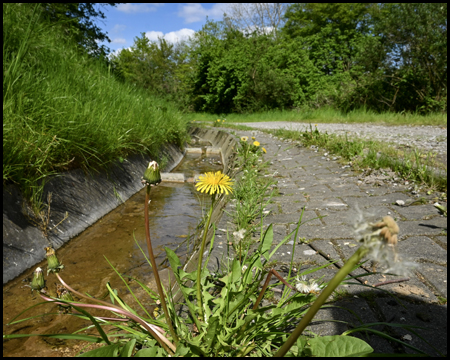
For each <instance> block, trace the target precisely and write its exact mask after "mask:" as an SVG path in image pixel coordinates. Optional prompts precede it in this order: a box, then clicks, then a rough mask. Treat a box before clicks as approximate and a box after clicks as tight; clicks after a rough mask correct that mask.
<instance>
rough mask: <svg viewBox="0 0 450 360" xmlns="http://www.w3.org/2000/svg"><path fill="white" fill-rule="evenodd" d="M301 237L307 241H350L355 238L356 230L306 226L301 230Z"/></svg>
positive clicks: (351, 228) (346, 227)
mask: <svg viewBox="0 0 450 360" xmlns="http://www.w3.org/2000/svg"><path fill="white" fill-rule="evenodd" d="M299 234H300V237H306V239H308V240H309V239H349V238H353V234H354V228H353V227H352V226H349V225H342V226H320V227H319V226H305V227H301V228H300V230H299Z"/></svg>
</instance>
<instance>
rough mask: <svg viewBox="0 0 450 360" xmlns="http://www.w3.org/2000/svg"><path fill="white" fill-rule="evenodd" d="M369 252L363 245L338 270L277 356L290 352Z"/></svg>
mask: <svg viewBox="0 0 450 360" xmlns="http://www.w3.org/2000/svg"><path fill="white" fill-rule="evenodd" d="M368 252H369V249H368V248H367V247H365V246H361V247H360V248H359V249H358V250H357V251H356V252H355V253H354V254H353V255H352V256H351V257H350V259H348V260H347V262H346V263H345V264H344V266H343V267H342V268H341V269H340V270H339V271H338V272H337V274H336V275H335V276H334V278H333V279H332V280H331V281H330V283H329V284H328V286H327V287H326V288H325V289H323V291H322V293H321V294H320V295H319V297H318V298H317V299H316V301H315V302H314V304H312V306H311V307H310V308H309V310H308V312H307V313H306V314H305V316H304V317H303V319H302V320H301V321H300V324H298V325H297V327H296V328H295V330H294V331H293V332H292V334H291V335H290V336H289V337H288V339H287V340H286V342H285V343H284V344H283V346H282V347H281V348H280V349H279V350H278V351H277V353H276V354H275V357H279V356H284V355H286V353H287V352H288V350H289V349H290V348H291V347H292V345H294V344H295V342H296V341H297V339H298V338H299V336H300V335H301V334H302V332H303V330H305V328H306V327H307V326H308V324H309V323H310V322H311V320H312V319H313V318H314V316H315V315H316V313H317V311H319V309H320V308H321V306H322V305H323V304H324V303H325V301H326V300H327V299H328V297H329V296H330V295H331V294H332V292H333V291H334V290H335V289H336V288H337V287H338V286H339V284H340V283H341V282H342V280H344V279H345V277H346V276H347V275H348V274H349V273H350V271H352V269H353V268H354V267H355V265H356V264H358V263H359V261H360V260H361V259H362V258H363V257H364V256H366V254H367V253H368Z"/></svg>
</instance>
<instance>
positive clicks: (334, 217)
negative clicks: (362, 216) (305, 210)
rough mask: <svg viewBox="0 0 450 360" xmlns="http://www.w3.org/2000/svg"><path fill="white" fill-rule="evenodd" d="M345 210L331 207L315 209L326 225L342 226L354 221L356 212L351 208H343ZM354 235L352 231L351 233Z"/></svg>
mask: <svg viewBox="0 0 450 360" xmlns="http://www.w3.org/2000/svg"><path fill="white" fill-rule="evenodd" d="M344 210H346V211H333V209H328V210H323V209H320V210H316V213H319V215H320V216H322V218H321V221H322V222H323V223H324V224H325V225H326V226H336V227H338V226H342V225H348V224H351V223H352V222H354V221H355V216H357V215H358V214H357V213H356V212H355V211H354V210H353V209H349V208H345V209H344ZM349 235H352V236H353V235H354V231H353V233H352V234H349Z"/></svg>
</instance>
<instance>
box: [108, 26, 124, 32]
mask: <svg viewBox="0 0 450 360" xmlns="http://www.w3.org/2000/svg"><path fill="white" fill-rule="evenodd" d="M125 29H126V26H125V25H120V24H116V25H114V27H113V29H112V30H111V31H112V32H113V33H118V32H121V31H124V30H125Z"/></svg>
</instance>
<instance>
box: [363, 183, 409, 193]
mask: <svg viewBox="0 0 450 360" xmlns="http://www.w3.org/2000/svg"><path fill="white" fill-rule="evenodd" d="M359 188H360V189H361V191H362V192H364V193H365V194H368V195H369V194H370V195H384V194H390V193H393V192H398V191H401V190H405V189H404V187H403V188H400V187H394V186H388V185H382V186H377V187H375V186H374V185H367V184H360V185H359Z"/></svg>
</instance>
